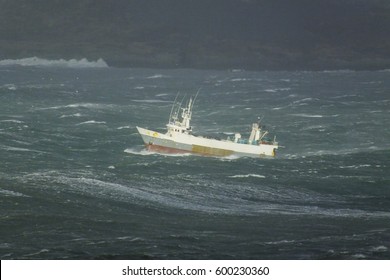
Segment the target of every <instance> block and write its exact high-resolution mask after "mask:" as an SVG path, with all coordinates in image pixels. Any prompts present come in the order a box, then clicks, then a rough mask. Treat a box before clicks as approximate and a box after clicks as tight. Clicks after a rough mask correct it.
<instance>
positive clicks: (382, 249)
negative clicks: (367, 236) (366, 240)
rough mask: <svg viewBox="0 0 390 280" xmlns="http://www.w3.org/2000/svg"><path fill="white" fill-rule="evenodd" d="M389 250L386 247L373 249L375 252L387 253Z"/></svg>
mask: <svg viewBox="0 0 390 280" xmlns="http://www.w3.org/2000/svg"><path fill="white" fill-rule="evenodd" d="M388 250H389V249H388V248H387V247H386V246H383V245H380V246H376V247H373V248H372V251H373V252H387V251H388Z"/></svg>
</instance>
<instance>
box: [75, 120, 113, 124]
mask: <svg viewBox="0 0 390 280" xmlns="http://www.w3.org/2000/svg"><path fill="white" fill-rule="evenodd" d="M105 123H106V122H104V121H100V122H99V121H95V120H90V121H85V122H82V123H78V124H77V125H82V124H105Z"/></svg>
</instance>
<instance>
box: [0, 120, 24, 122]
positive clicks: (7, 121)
mask: <svg viewBox="0 0 390 280" xmlns="http://www.w3.org/2000/svg"><path fill="white" fill-rule="evenodd" d="M0 122H4V123H24V122H23V121H19V120H1V121H0Z"/></svg>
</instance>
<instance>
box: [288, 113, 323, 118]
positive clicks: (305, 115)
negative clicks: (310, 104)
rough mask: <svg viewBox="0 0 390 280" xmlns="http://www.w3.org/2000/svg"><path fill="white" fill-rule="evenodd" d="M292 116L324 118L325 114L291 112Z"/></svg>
mask: <svg viewBox="0 0 390 280" xmlns="http://www.w3.org/2000/svg"><path fill="white" fill-rule="evenodd" d="M290 116H296V117H302V118H323V117H324V116H323V115H310V114H290Z"/></svg>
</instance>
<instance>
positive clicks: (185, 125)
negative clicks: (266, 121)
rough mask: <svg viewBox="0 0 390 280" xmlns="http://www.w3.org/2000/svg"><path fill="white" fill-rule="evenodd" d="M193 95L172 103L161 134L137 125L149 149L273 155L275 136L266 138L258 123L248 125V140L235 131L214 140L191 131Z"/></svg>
mask: <svg viewBox="0 0 390 280" xmlns="http://www.w3.org/2000/svg"><path fill="white" fill-rule="evenodd" d="M196 97H197V95H196V96H195V98H194V99H193V98H192V97H191V98H189V100H188V102H186V105H185V106H184V107H182V106H183V101H181V102H177V96H176V99H175V101H174V103H173V105H172V109H171V113H170V115H169V121H168V124H167V125H166V126H167V131H166V132H165V133H161V132H157V131H153V130H149V129H145V128H142V127H138V126H137V130H138V132H139V134H140V135H141V137H142V139H143V141H144V143H145V146H146V148H147V149H148V150H150V151H155V152H159V153H194V154H200V155H205V156H219V157H226V156H249V157H264V156H266V157H267V156H268V157H274V156H275V154H276V150H277V149H278V142H276V137H274V138H273V140H270V139H269V138H268V131H266V130H264V129H262V125H261V124H260V121H259V122H256V123H253V124H252V131H251V133H250V136H249V138H248V139H244V138H242V137H241V134H240V133H235V135H234V138H230V137H228V138H227V139H223V140H220V139H215V138H209V137H205V136H196V135H194V134H193V133H192V127H191V125H190V121H191V117H192V109H193V107H194V103H195V100H196Z"/></svg>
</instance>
